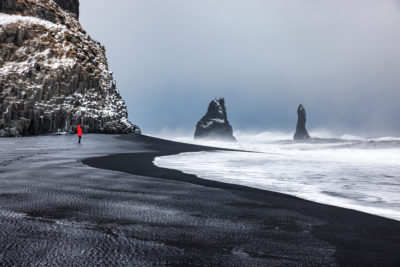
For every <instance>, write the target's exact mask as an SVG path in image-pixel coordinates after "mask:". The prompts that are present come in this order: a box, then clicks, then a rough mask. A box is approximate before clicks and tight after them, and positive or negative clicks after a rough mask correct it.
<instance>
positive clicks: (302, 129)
mask: <svg viewBox="0 0 400 267" xmlns="http://www.w3.org/2000/svg"><path fill="white" fill-rule="evenodd" d="M297 117H298V118H297V125H296V133H295V134H294V137H293V139H294V140H307V139H310V135H309V134H308V132H307V129H306V121H307V118H306V110H305V109H304V107H303V105H301V104H300V105H299V107H298V108H297Z"/></svg>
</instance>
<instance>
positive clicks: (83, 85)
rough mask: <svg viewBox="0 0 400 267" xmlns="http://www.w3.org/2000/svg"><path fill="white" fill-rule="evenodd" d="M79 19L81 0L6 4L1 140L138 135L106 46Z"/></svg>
mask: <svg viewBox="0 0 400 267" xmlns="http://www.w3.org/2000/svg"><path fill="white" fill-rule="evenodd" d="M78 15H79V1H78V0H54V1H53V0H1V1H0V136H17V135H36V134H45V133H51V132H56V131H58V130H61V131H68V132H73V131H75V130H76V126H77V124H81V125H82V128H83V130H84V132H95V133H127V132H130V131H132V129H133V127H134V125H133V124H132V123H131V122H130V121H129V120H128V114H127V109H126V105H125V102H124V101H123V99H122V98H121V96H120V93H119V91H118V89H117V88H116V83H115V81H114V80H113V76H112V72H111V71H110V70H109V68H108V64H107V58H106V51H105V48H104V46H102V45H101V44H100V43H99V42H96V41H94V40H93V39H92V38H91V37H90V36H89V35H87V34H86V32H85V30H84V29H83V28H82V27H81V25H80V23H79V21H78ZM136 129H138V127H137V126H136Z"/></svg>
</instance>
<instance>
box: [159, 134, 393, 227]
mask: <svg viewBox="0 0 400 267" xmlns="http://www.w3.org/2000/svg"><path fill="white" fill-rule="evenodd" d="M311 135H312V136H313V137H317V138H315V139H312V140H310V141H307V142H294V141H292V136H293V134H292V133H279V132H263V133H259V134H245V133H240V132H238V133H236V137H237V140H238V142H237V143H228V142H219V141H204V140H203V141H197V140H196V141H195V140H193V139H192V137H172V138H171V139H174V140H176V141H181V142H186V143H195V144H203V145H211V146H217V147H224V148H234V149H241V150H246V151H253V152H230V151H211V152H195V153H182V154H178V155H171V156H164V157H158V158H156V159H155V160H154V163H155V164H156V165H157V166H159V167H164V168H171V169H177V170H181V171H183V172H185V173H190V174H195V175H197V176H198V177H201V178H204V179H210V180H215V181H221V182H226V183H233V184H240V185H245V186H250V187H255V188H260V189H265V190H270V191H275V192H281V193H286V194H289V195H293V196H297V197H300V198H303V199H307V200H312V201H315V202H319V203H324V204H330V205H334V206H339V207H344V208H350V209H354V210H359V211H363V212H367V213H371V214H375V215H379V216H383V217H387V218H391V219H395V220H400V137H380V138H361V137H357V136H352V135H343V136H338V137H335V136H333V135H331V134H329V133H326V132H320V133H312V132H311ZM254 152H257V153H254Z"/></svg>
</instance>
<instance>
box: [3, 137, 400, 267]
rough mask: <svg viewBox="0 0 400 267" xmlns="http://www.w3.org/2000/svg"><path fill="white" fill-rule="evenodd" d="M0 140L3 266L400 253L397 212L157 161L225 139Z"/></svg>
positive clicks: (272, 260)
mask: <svg viewBox="0 0 400 267" xmlns="http://www.w3.org/2000/svg"><path fill="white" fill-rule="evenodd" d="M0 147H1V151H2V153H1V154H0V229H1V230H0V265H1V266H38V265H43V266H190V265H198V266H282V265H284V266H337V265H341V266H399V263H400V256H399V255H400V253H399V252H400V235H399V233H400V222H398V221H394V220H390V219H385V218H381V217H378V216H373V215H369V214H365V213H361V212H357V211H352V210H347V209H342V208H336V207H332V206H327V205H321V204H317V203H313V202H310V201H305V200H301V199H298V198H295V197H291V196H287V195H283V194H278V193H273V192H267V191H263V190H256V189H251V188H247V187H243V186H237V185H229V184H223V183H218V182H213V181H206V180H202V179H199V178H197V177H195V176H193V175H187V174H184V173H181V172H179V171H175V170H168V169H162V168H158V167H155V166H154V165H153V164H152V160H153V158H154V157H155V156H160V155H168V154H173V153H180V152H184V151H201V150H213V149H215V148H210V147H199V146H193V145H186V144H180V143H175V142H170V141H165V140H160V139H156V138H151V137H146V136H135V135H123V136H112V135H96V134H87V135H84V137H83V139H82V144H80V145H78V144H77V139H76V136H70V135H66V136H38V137H27V138H10V139H0ZM107 155H109V156H107ZM82 162H83V163H85V164H88V165H90V166H94V167H95V168H93V167H90V166H88V165H85V164H82ZM100 168H101V169H100ZM113 170H118V171H113Z"/></svg>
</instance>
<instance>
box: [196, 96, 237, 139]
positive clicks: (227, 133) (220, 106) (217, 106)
mask: <svg viewBox="0 0 400 267" xmlns="http://www.w3.org/2000/svg"><path fill="white" fill-rule="evenodd" d="M194 138H210V139H225V140H229V141H235V140H236V139H235V137H234V136H233V130H232V126H231V125H230V124H229V121H228V118H227V114H226V107H225V100H224V99H223V98H219V99H214V100H213V101H211V103H210V105H209V106H208V110H207V113H206V114H205V115H204V116H203V118H201V120H199V122H198V123H197V125H196V131H195V133H194Z"/></svg>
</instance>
